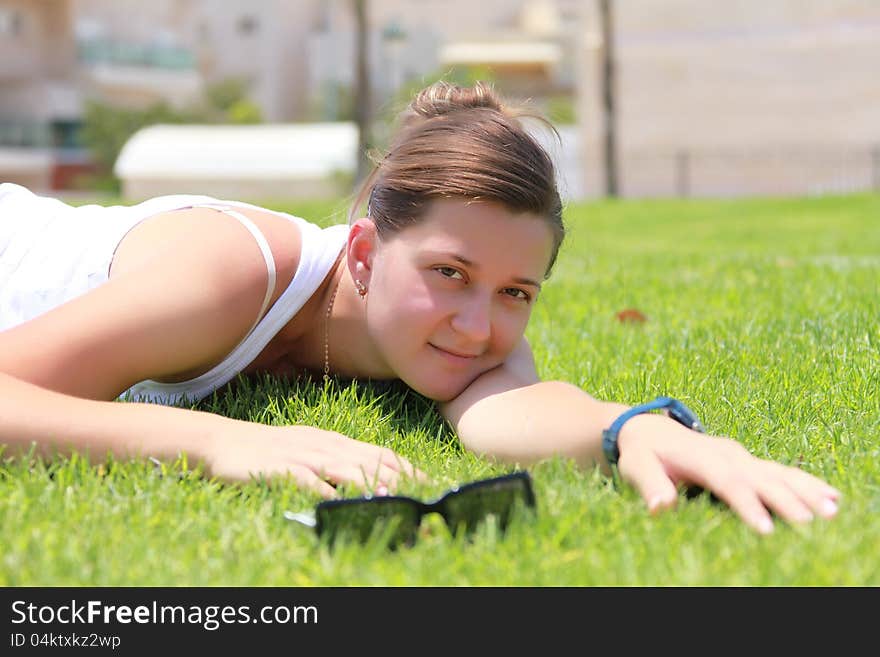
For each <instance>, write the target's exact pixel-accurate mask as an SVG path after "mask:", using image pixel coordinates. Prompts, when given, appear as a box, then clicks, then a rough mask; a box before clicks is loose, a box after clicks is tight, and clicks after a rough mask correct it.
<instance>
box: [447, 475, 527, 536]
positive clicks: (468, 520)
mask: <svg viewBox="0 0 880 657" xmlns="http://www.w3.org/2000/svg"><path fill="white" fill-rule="evenodd" d="M518 506H529V507H531V506H534V496H533V494H532V489H531V486H530V484H529V481H528V480H527V479H525V478H519V477H511V478H505V477H501V478H499V479H496V480H489V481H485V482H479V483H476V484H471V485H467V486H464V487H462V488H461V489H460V490H459V491H457V492H455V493H452V494H450V495H448V496H447V497H446V499H445V500H444V503H443V515H444V517H445V518H446V522H447V523H448V524H449V526H450V528H451V529H452V530H453V532H454V531H458V530H459V529H464V530H465V531H467V532H471V531H473V530H475V529H476V528H477V527H478V526H479V525H480V523H481V522H483V521H485V520H487V519H489V518H490V517H494V518H495V522H497V523H498V526H499V528H500V529H502V530H503V529H505V528H506V527H507V525H508V523H509V522H510V518H511V516H512V515H513V513H514V510H515V509H516V508H517V507H518Z"/></svg>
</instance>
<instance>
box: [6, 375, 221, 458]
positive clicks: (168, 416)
mask: <svg viewBox="0 0 880 657" xmlns="http://www.w3.org/2000/svg"><path fill="white" fill-rule="evenodd" d="M224 421H227V422H235V421H234V420H228V419H227V418H223V417H221V416H218V415H214V414H211V413H203V412H199V411H191V410H187V409H182V408H173V407H166V406H159V405H156V404H140V403H120V402H108V401H94V400H89V399H80V398H77V397H72V396H69V395H65V394H61V393H57V392H53V391H51V390H47V389H45V388H41V387H38V386H35V385H33V384H30V383H27V382H25V381H21V380H19V379H16V378H14V377H11V376H9V375H7V374H3V373H0V442H2V443H4V444H5V445H7V452H10V451H11V452H12V453H17V452H21V451H27V450H29V449H30V448H31V445H34V444H35V445H36V447H37V450H38V452H39V453H40V454H42V455H44V456H51V455H52V454H56V453H62V454H69V453H71V452H73V451H76V452H79V453H81V454H88V455H89V456H90V457H91V458H94V459H96V460H100V459H103V458H105V457H106V455H107V454H108V453H110V454H113V455H114V456H115V457H118V458H126V457H137V456H154V457H156V458H160V459H161V458H175V457H177V455H179V454H180V453H181V452H186V453H187V454H188V455H189V456H190V458H191V459H192V460H200V459H201V458H202V457H203V456H204V454H205V453H206V450H207V447H208V445H209V443H210V441H211V440H212V439H213V436H215V435H216V434H217V432H218V430H219V428H220V424H221V423H222V422H224Z"/></svg>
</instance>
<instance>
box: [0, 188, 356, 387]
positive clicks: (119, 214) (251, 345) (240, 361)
mask: <svg viewBox="0 0 880 657" xmlns="http://www.w3.org/2000/svg"><path fill="white" fill-rule="evenodd" d="M188 207H213V208H215V209H217V210H219V211H221V212H223V213H225V214H227V215H229V216H232V217H234V218H235V219H237V220H238V221H240V222H241V223H242V224H243V225H244V226H245V228H247V229H248V230H249V231H250V232H251V234H252V235H253V236H254V239H256V241H257V244H258V245H259V247H260V250H261V251H262V252H263V257H264V258H265V260H266V267H267V269H268V272H269V283H268V286H267V289H266V295H265V297H264V299H263V306H262V308H261V309H260V315H262V313H263V311H264V310H265V309H266V306H267V305H268V303H269V300H270V298H271V297H272V293H273V291H274V289H275V275H276V273H275V261H274V259H273V258H272V252H271V250H270V249H269V244H268V243H267V241H266V239H265V237H264V236H263V234H262V233H261V232H260V230H259V229H258V228H257V227H256V225H254V223H253V222H252V221H250V220H249V219H248V218H247V217H245V216H244V215H243V214H241V213H240V212H237V211H236V210H235V208H251V209H256V210H261V211H263V212H272V214H275V215H277V216H279V217H283V218H285V219H287V220H288V221H291V222H293V223H295V224H296V225H297V227H298V228H299V231H300V234H301V236H302V240H301V242H302V250H301V253H300V261H299V266H298V268H297V270H296V274H295V275H294V277H293V280H292V281H291V282H290V285H289V286H288V287H287V289H286V290H284V292H283V293H282V294H281V296H280V297H278V299H277V301H276V302H275V303H274V304H273V305H272V307H271V308H270V309H269V311H268V312H267V313H266V315H265V317H262V319H258V321H257V322H256V323H255V325H254V326H253V327H252V328H251V330H250V331H249V332H248V334H247V335H246V336H245V338H244V339H243V340H242V341H241V342H240V343H239V344H238V346H236V347H235V348H234V349H233V350H232V351H231V352H230V353H229V355H228V356H227V357H226V358H224V359H223V361H222V362H221V363H220V364H218V365H217V366H216V367H214V368H212V369H211V370H210V371H209V372H206V373H205V374H203V375H201V376H199V377H196V378H194V379H190V380H189V381H181V382H179V383H159V382H158V381H149V380H148V381H142V382H140V383H137V384H135V385H134V386H132V387H131V388H130V389H129V390H127V391H126V392H125V393H123V394H122V395H120V397H119V398H120V399H130V400H132V401H152V402H157V403H162V404H178V403H181V402H195V401H198V400H199V399H201V398H203V397H205V396H207V395H208V394H210V393H211V392H213V391H214V390H216V389H217V388H219V387H220V386H222V385H223V384H225V383H227V382H228V381H229V380H231V379H232V378H233V377H234V376H235V375H236V374H238V373H239V372H241V371H242V370H243V369H244V368H245V367H247V365H248V364H250V363H251V361H253V360H254V359H255V358H256V357H257V356H258V355H259V354H260V352H261V351H262V350H263V348H264V347H265V346H266V345H267V344H268V343H269V341H270V340H271V339H272V338H273V337H274V336H275V335H276V334H277V333H278V331H280V330H281V329H282V328H283V327H284V326H285V325H286V324H287V323H288V322H289V321H290V320H291V319H292V318H293V316H294V315H296V313H297V312H298V311H299V309H300V308H302V307H303V305H305V303H306V302H307V301H308V300H309V298H310V297H311V296H312V294H313V293H314V292H315V290H316V289H317V288H318V286H319V285H320V284H321V282H322V281H323V280H324V278H325V277H326V276H327V274H328V273H329V271H330V268H331V267H332V266H333V264H334V263H335V262H336V259H337V257H338V255H339V253H340V251H341V250H342V247H343V246H344V245H345V242H346V239H347V238H348V226H347V225H344V224H340V225H336V226H330V227H328V228H324V229H322V228H320V227H318V226H316V225H314V224H312V223H310V222H308V221H306V220H305V219H301V218H300V217H295V216H293V215H290V214H286V213H283V212H276V211H273V210H267V209H265V208H260V207H257V206H255V205H250V204H248V203H242V202H239V201H223V200H218V199H216V198H212V197H210V196H193V195H175V196H160V197H157V198H153V199H150V200H149V201H144V202H143V203H139V204H137V205H133V206H121V205H117V206H111V207H103V206H98V205H85V206H80V207H73V206H70V205H67V204H66V203H63V202H62V201H59V200H57V199H53V198H48V197H43V196H37V195H36V194H33V193H32V192H31V191H29V190H27V189H25V188H24V187H21V186H19V185H14V184H12V183H3V184H0V331H3V330H6V329H8V328H12V327H13V326H17V325H18V324H21V323H23V322H26V321H28V320H29V319H32V318H34V317H37V316H38V315H41V314H43V313H45V312H48V311H49V310H51V309H53V308H55V307H57V306H59V305H61V304H62V303H65V302H67V301H69V300H71V299H73V298H75V297H77V296H79V295H81V294H84V293H86V292H88V291H89V290H92V289H94V288H96V287H98V286H99V285H101V284H103V283H106V282H107V280H108V279H109V275H110V265H111V263H112V260H113V254H114V253H115V251H116V247H117V246H118V245H119V243H120V242H121V241H122V238H123V237H125V235H126V234H127V233H128V231H130V230H131V229H132V228H134V227H135V226H136V225H137V224H139V223H140V222H141V221H143V220H144V219H147V218H149V217H152V216H153V215H156V214H158V213H161V212H168V211H170V210H179V209H182V208H188ZM258 317H259V315H258Z"/></svg>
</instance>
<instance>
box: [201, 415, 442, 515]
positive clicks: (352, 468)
mask: <svg viewBox="0 0 880 657" xmlns="http://www.w3.org/2000/svg"><path fill="white" fill-rule="evenodd" d="M236 424H238V425H239V426H237V427H235V428H231V427H230V426H229V425H228V424H226V423H224V424H223V425H221V428H220V429H219V432H218V433H217V434H215V437H214V438H213V439H212V440H211V442H210V444H209V446H208V447H207V449H206V450H205V452H206V453H204V454H203V455H202V457H203V460H204V462H205V465H206V467H207V471H208V474H210V475H213V476H215V477H218V478H219V479H223V480H226V481H248V480H250V479H251V478H252V477H259V476H263V477H265V478H267V479H269V478H272V477H279V476H290V477H292V478H293V479H294V480H295V481H296V483H297V484H298V485H299V486H302V487H307V488H311V489H312V490H315V491H317V492H318V493H319V494H320V495H321V496H322V497H324V498H331V497H335V496H336V489H335V488H334V485H337V484H354V485H356V486H358V487H360V488H362V489H364V490H366V491H370V492H372V493H373V494H377V495H386V494H388V493H389V492H391V491H393V490H395V489H396V487H397V484H398V481H399V480H400V478H401V477H403V476H411V477H412V476H414V477H424V476H425V475H424V473H422V472H421V471H418V470H416V469H415V468H414V467H413V466H412V464H411V463H410V462H409V461H407V460H406V459H405V458H403V457H402V456H399V455H398V454H396V453H395V452H393V451H392V450H390V449H388V448H387V447H379V446H377V445H372V444H370V443H365V442H361V441H359V440H354V439H353V438H349V437H347V436H344V435H342V434H340V433H336V432H335V431H325V430H323V429H316V428H315V427H308V426H267V425H254V424H251V423H241V424H239V423H236ZM230 429H232V430H230Z"/></svg>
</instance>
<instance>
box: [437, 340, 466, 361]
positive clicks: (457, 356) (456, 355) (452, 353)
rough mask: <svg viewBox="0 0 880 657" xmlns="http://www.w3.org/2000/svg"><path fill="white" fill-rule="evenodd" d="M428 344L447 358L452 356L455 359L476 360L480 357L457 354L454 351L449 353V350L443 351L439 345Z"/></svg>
mask: <svg viewBox="0 0 880 657" xmlns="http://www.w3.org/2000/svg"><path fill="white" fill-rule="evenodd" d="M428 344H429V345H431V346H432V347H433V348H434V349H436V350H437V351H439V352H440V353H443V354H446V355H447V356H452V357H454V358H461V359H462V360H473V359H474V358H476V357H477V356H478V354H460V353H456V352H454V351H449V350H448V349H443V348H442V347H438V346H437V345H435V344H432V343H430V342H429V343H428Z"/></svg>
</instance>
